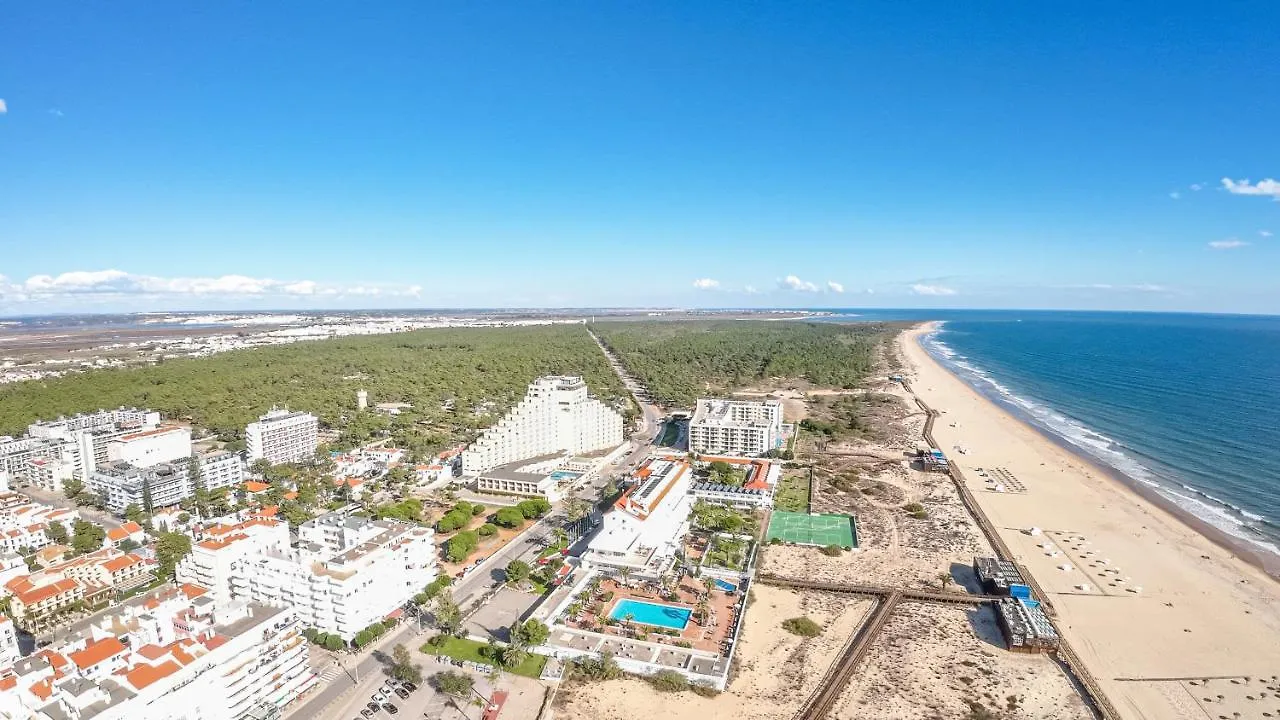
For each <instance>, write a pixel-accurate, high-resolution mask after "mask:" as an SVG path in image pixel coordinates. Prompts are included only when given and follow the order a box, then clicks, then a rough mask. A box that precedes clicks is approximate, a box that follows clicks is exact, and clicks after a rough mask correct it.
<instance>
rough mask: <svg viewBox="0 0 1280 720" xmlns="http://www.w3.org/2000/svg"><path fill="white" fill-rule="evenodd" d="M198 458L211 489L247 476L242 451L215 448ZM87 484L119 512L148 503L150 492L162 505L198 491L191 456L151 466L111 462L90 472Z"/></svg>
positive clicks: (153, 500)
mask: <svg viewBox="0 0 1280 720" xmlns="http://www.w3.org/2000/svg"><path fill="white" fill-rule="evenodd" d="M195 458H196V462H197V464H198V465H199V468H200V478H201V480H202V481H203V482H204V486H205V488H206V489H208V490H217V489H218V488H222V487H235V486H237V485H239V484H240V483H241V482H242V481H243V480H244V463H243V462H241V460H240V456H239V455H236V454H234V453H229V452H213V453H205V454H202V455H197V456H195ZM85 487H87V488H88V489H89V490H90V491H92V492H95V493H97V494H98V495H100V496H101V497H102V499H103V502H104V503H105V504H106V506H107V509H108V510H110V511H112V512H115V513H122V512H124V510H125V508H127V507H129V506H130V505H137V506H138V507H145V506H146V504H147V495H148V493H149V494H150V496H151V497H150V500H151V507H152V508H161V507H168V506H170V505H177V504H178V503H179V502H182V501H183V500H185V499H186V498H189V497H191V496H192V495H194V494H195V491H196V486H195V481H194V479H193V478H192V477H191V465H190V459H189V458H183V459H181V460H178V461H177V462H172V463H161V464H159V465H151V466H149V467H135V466H133V465H130V464H129V463H127V462H115V463H111V464H108V465H104V466H103V467H100V468H98V469H97V470H95V471H94V472H93V473H92V474H91V475H89V479H88V481H87V482H86V483H85Z"/></svg>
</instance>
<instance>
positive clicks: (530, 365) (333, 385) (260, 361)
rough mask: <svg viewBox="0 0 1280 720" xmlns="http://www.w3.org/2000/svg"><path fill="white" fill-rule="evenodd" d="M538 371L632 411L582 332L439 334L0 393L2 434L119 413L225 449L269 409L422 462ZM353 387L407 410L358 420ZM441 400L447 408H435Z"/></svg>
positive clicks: (310, 347) (231, 356)
mask: <svg viewBox="0 0 1280 720" xmlns="http://www.w3.org/2000/svg"><path fill="white" fill-rule="evenodd" d="M547 374H572V375H582V376H584V377H585V378H586V380H587V383H588V385H589V387H590V388H591V391H592V392H593V393H594V394H595V395H596V396H597V397H601V398H603V399H605V400H609V401H615V402H617V403H618V407H620V408H625V409H627V410H628V411H630V412H634V410H633V409H632V408H631V403H630V401H629V400H628V399H626V398H625V390H624V389H623V387H622V384H621V382H620V381H619V380H618V378H617V376H616V375H615V374H614V373H613V370H612V369H611V368H610V367H609V364H608V362H607V361H606V360H605V358H604V355H603V354H602V353H601V352H600V349H599V348H598V347H597V346H596V344H595V342H593V341H592V340H591V337H590V336H589V335H588V334H587V333H586V331H585V330H584V329H583V328H582V326H580V325H550V326H530V327H508V328H447V329H433V330H420V331H415V332H409V333H397V334H391V335H373V336H365V337H354V338H336V339H331V340H319V341H313V342H300V343H295V344H291V345H276V346H270V347H262V348H252V349H246V350H236V351H231V352H226V353H221V354H218V355H212V356H209V357H204V358H193V359H181V360H167V361H164V362H161V363H159V364H156V365H152V366H146V367H139V368H131V369H123V370H97V371H91V372H88V373H83V374H77V375H67V376H64V377H61V378H55V379H51V380H44V381H32V382H24V383H14V384H12V385H6V386H0V434H13V435H17V434H19V433H21V432H23V431H24V430H25V428H26V425H27V424H28V423H30V422H32V421H34V420H37V419H52V418H54V417H57V416H58V415H70V414H74V413H77V412H87V411H92V410H95V409H97V408H110V407H119V406H121V405H126V406H138V407H149V408H151V409H154V410H158V411H160V412H161V413H162V414H163V415H164V416H166V417H170V418H175V419H180V420H186V421H190V422H191V423H193V424H195V425H197V426H200V427H203V428H207V429H209V430H211V431H212V432H214V433H216V434H217V435H218V436H219V438H220V439H222V440H225V441H230V442H233V443H234V442H235V441H237V440H239V439H241V437H242V435H243V433H244V426H245V424H247V423H249V422H252V421H254V420H256V419H257V417H258V416H259V415H261V414H262V413H263V412H265V411H266V410H268V409H269V408H270V407H271V406H272V405H287V406H288V407H289V408H291V409H295V410H306V411H309V412H312V413H315V414H316V415H317V416H318V417H319V418H320V420H321V423H322V425H324V426H327V427H330V428H334V429H338V430H340V431H341V432H342V438H341V440H340V442H341V443H342V444H344V445H345V444H351V443H359V442H364V441H367V440H368V439H369V438H371V437H375V436H382V435H383V434H384V433H385V432H388V431H389V432H390V434H391V437H392V438H393V441H394V442H395V443H396V444H397V445H398V446H400V447H405V448H406V449H409V450H410V451H413V452H414V453H415V454H418V455H419V456H422V455H424V454H426V453H430V452H434V451H436V450H439V449H441V448H444V447H448V446H449V445H451V444H453V443H456V442H463V441H467V440H470V439H471V438H472V437H474V436H475V435H476V434H477V432H478V429H480V428H484V427H487V426H488V425H490V424H492V423H493V422H495V421H496V419H497V417H500V416H501V414H502V413H503V412H505V411H506V410H507V409H508V408H509V407H510V406H511V405H513V404H514V403H515V402H516V401H517V400H518V399H519V398H520V397H521V396H523V394H524V391H525V386H526V385H527V384H528V383H529V382H530V381H531V380H533V379H534V378H535V377H538V376H539V375H547ZM361 388H363V389H365V390H367V391H368V392H369V403H370V405H371V406H372V405H373V404H375V403H385V402H407V403H412V404H413V409H412V410H408V411H405V412H404V413H402V414H400V415H398V416H396V417H394V418H388V417H386V416H384V415H381V414H378V413H375V412H372V410H370V411H365V412H360V413H357V412H356V391H357V390H359V389H361ZM450 400H451V401H453V402H452V409H448V410H446V409H444V406H445V404H446V402H447V401H450ZM477 411H478V412H477Z"/></svg>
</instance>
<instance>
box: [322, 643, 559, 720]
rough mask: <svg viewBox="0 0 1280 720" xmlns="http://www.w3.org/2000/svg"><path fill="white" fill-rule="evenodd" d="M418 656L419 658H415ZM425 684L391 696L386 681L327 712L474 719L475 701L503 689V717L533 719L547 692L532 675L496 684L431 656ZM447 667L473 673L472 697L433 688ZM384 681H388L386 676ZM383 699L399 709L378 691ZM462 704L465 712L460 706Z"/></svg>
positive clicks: (379, 719) (347, 717)
mask: <svg viewBox="0 0 1280 720" xmlns="http://www.w3.org/2000/svg"><path fill="white" fill-rule="evenodd" d="M415 659H417V658H415ZM422 670H423V676H424V678H423V683H422V684H421V685H420V686H418V687H417V689H416V690H414V691H412V692H409V693H408V695H409V697H407V698H402V697H400V696H399V695H398V694H396V693H395V692H394V691H390V694H389V695H388V690H387V684H385V683H384V684H383V685H381V686H376V688H377V690H376V692H375V690H372V689H371V690H368V691H367V692H363V693H361V694H360V695H358V696H356V697H353V698H351V699H350V700H349V701H348V702H347V703H345V707H344V708H342V709H339V710H336V711H335V712H330V713H326V715H327V716H328V717H330V718H334V719H335V720H338V719H341V720H365V719H368V720H386V719H387V718H393V717H394V718H397V720H400V719H401V718H404V719H405V720H410V719H412V720H421V719H422V718H427V719H429V720H464V719H465V720H474V718H476V717H479V716H480V708H479V707H478V706H477V705H476V704H475V703H476V702H483V701H480V698H481V697H485V698H488V697H492V695H493V693H494V692H495V690H502V691H505V692H507V693H508V695H507V699H506V702H505V703H504V704H503V706H502V712H501V715H500V717H505V718H532V717H536V716H537V714H538V710H539V709H540V708H541V707H542V698H543V695H544V694H545V692H546V688H545V686H543V685H542V683H540V682H538V681H536V680H531V679H529V678H524V677H519V676H514V675H503V676H502V677H501V678H500V679H499V680H498V683H497V686H496V687H495V686H494V684H493V683H492V682H491V681H490V680H489V678H488V677H486V676H484V675H480V674H478V673H475V672H470V671H467V670H465V669H463V668H459V667H457V666H453V665H445V664H437V663H435V662H432V661H431V660H430V659H428V660H427V661H426V662H424V663H422ZM444 670H452V671H454V672H462V673H466V674H468V675H471V676H472V678H474V679H475V690H476V693H474V694H473V695H472V696H471V698H470V700H466V699H461V698H459V699H454V698H452V697H449V696H448V695H445V694H443V693H440V692H436V691H435V690H434V689H432V687H431V676H432V675H434V674H436V673H437V672H441V671H444ZM384 680H386V679H385V678H384ZM379 693H380V694H381V695H382V697H383V698H384V700H383V702H386V703H389V704H390V705H392V706H394V707H395V709H396V711H395V712H394V713H392V712H389V711H388V709H386V708H385V707H384V706H383V705H382V703H381V702H379V701H376V700H375V698H376V697H378V694H379ZM371 702H372V703H375V704H377V705H378V708H377V709H376V710H374V709H373V708H370V707H369V706H368V703H371ZM458 706H461V707H462V708H463V710H465V711H466V712H463V711H461V710H459V709H458Z"/></svg>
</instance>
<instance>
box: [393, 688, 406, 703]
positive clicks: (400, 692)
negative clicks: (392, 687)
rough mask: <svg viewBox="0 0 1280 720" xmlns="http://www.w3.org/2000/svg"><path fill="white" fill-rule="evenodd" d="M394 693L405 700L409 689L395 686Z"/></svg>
mask: <svg viewBox="0 0 1280 720" xmlns="http://www.w3.org/2000/svg"><path fill="white" fill-rule="evenodd" d="M396 694H397V695H399V696H400V699H401V700H406V699H408V697H409V691H408V690H405V689H404V688H396Z"/></svg>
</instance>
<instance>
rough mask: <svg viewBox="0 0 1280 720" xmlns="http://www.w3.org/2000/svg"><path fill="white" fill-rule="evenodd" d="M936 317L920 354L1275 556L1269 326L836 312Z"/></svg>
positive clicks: (1193, 317)
mask: <svg viewBox="0 0 1280 720" xmlns="http://www.w3.org/2000/svg"><path fill="white" fill-rule="evenodd" d="M844 312H845V313H847V314H845V315H843V316H837V317H834V318H832V319H833V320H838V319H845V320H848V319H852V318H849V317H848V315H849V314H857V318H856V319H858V320H941V321H943V324H942V327H941V330H940V331H938V332H936V333H934V334H932V335H931V336H929V337H927V338H925V340H924V345H925V349H926V350H927V351H928V352H929V353H930V354H931V355H933V356H934V357H935V358H937V359H938V360H940V361H941V362H942V363H943V364H944V365H946V366H948V367H949V368H950V369H951V370H953V371H954V372H955V373H957V374H958V375H959V376H960V377H961V378H962V379H964V380H965V381H966V382H968V383H969V384H970V385H972V386H973V387H975V388H976V389H978V390H979V391H980V392H982V393H983V394H984V395H986V396H987V397H989V398H991V399H993V400H995V401H996V402H998V403H1000V404H1001V405H1003V406H1005V407H1006V408H1007V409H1010V410H1012V411H1014V412H1015V414H1017V415H1018V416H1020V417H1021V418H1023V419H1024V420H1026V421H1028V422H1030V423H1032V424H1033V425H1035V426H1036V427H1038V428H1039V429H1040V430H1042V431H1044V432H1046V433H1049V434H1051V435H1052V436H1054V437H1056V438H1057V439H1059V440H1061V441H1063V442H1065V443H1068V444H1069V445H1070V446H1071V447H1072V448H1073V449H1075V450H1076V451H1078V452H1080V453H1081V454H1084V455H1087V456H1089V457H1090V458H1091V459H1093V460H1094V461H1097V462H1100V463H1103V464H1105V465H1107V466H1110V467H1111V468H1113V469H1115V470H1117V471H1119V472H1121V473H1123V474H1125V475H1127V476H1128V477H1130V478H1132V479H1133V480H1135V481H1137V482H1141V483H1145V484H1147V485H1149V486H1151V487H1153V488H1154V489H1155V490H1156V491H1157V492H1159V493H1160V494H1161V495H1163V496H1164V497H1166V498H1167V499H1169V500H1170V501H1172V502H1174V503H1176V504H1177V505H1178V506H1180V507H1182V508H1183V509H1184V510H1187V511H1189V512H1191V513H1193V514H1194V515H1196V516H1197V517H1199V518H1201V519H1203V520H1205V521H1207V522H1209V523H1211V524H1213V525H1214V526H1216V527H1218V528H1219V529H1221V530H1223V531H1225V532H1227V533H1229V534H1231V535H1233V536H1235V537H1237V538H1239V539H1241V540H1245V541H1248V542H1249V543H1251V544H1253V545H1255V546H1256V547H1257V548H1258V549H1260V550H1268V551H1271V552H1275V553H1280V317H1276V316H1242V315H1197V314H1164V313H1102V312H1035V311H1032V312H1022V311H928V312H922V311H907V310H904V311H871V310H868V311H844Z"/></svg>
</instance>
